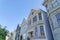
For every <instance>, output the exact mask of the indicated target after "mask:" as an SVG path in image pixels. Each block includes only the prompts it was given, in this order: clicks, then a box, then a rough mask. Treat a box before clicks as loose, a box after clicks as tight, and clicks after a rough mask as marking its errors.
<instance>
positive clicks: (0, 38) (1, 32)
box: [0, 25, 8, 40]
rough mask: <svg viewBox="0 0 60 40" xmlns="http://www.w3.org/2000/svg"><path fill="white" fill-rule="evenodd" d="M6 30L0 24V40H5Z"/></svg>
mask: <svg viewBox="0 0 60 40" xmlns="http://www.w3.org/2000/svg"><path fill="white" fill-rule="evenodd" d="M7 33H8V31H7V30H6V28H2V26H1V25H0V40H5V37H6V35H7Z"/></svg>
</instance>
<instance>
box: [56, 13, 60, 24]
mask: <svg viewBox="0 0 60 40" xmlns="http://www.w3.org/2000/svg"><path fill="white" fill-rule="evenodd" d="M56 18H57V22H58V24H59V25H60V13H58V14H56Z"/></svg>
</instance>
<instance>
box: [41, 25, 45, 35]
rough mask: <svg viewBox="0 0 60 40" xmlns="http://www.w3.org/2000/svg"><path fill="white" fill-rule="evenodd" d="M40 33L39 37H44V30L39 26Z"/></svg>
mask: <svg viewBox="0 0 60 40" xmlns="http://www.w3.org/2000/svg"><path fill="white" fill-rule="evenodd" d="M40 33H41V36H45V33H44V28H43V26H40Z"/></svg>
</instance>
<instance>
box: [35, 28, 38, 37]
mask: <svg viewBox="0 0 60 40" xmlns="http://www.w3.org/2000/svg"><path fill="white" fill-rule="evenodd" d="M35 35H36V36H37V35H38V29H37V27H35Z"/></svg>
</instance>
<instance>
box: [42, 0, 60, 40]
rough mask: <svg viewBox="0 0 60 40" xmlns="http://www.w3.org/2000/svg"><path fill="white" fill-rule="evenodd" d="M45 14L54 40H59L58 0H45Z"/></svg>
mask: <svg viewBox="0 0 60 40" xmlns="http://www.w3.org/2000/svg"><path fill="white" fill-rule="evenodd" d="M43 5H44V6H45V7H46V9H47V14H48V18H49V22H50V26H51V30H52V34H53V38H54V40H60V0H45V1H44V3H43Z"/></svg>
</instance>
